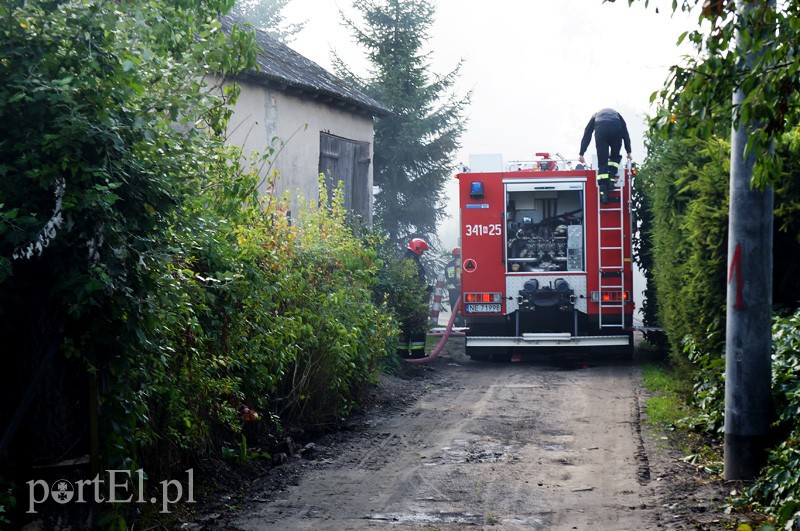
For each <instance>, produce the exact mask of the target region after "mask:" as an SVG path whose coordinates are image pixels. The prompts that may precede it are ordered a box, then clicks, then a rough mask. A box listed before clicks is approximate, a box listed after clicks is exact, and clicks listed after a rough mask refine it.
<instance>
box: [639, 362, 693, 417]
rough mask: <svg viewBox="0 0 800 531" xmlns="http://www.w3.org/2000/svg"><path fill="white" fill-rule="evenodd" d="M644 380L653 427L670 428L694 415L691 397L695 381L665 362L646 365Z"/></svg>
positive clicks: (643, 370)
mask: <svg viewBox="0 0 800 531" xmlns="http://www.w3.org/2000/svg"><path fill="white" fill-rule="evenodd" d="M642 381H643V384H644V388H645V389H646V390H647V393H648V395H649V398H648V399H647V401H646V402H645V410H646V411H647V423H648V424H649V425H650V426H655V427H659V428H662V429H663V428H670V427H673V426H674V425H675V424H676V423H677V422H678V420H680V419H682V418H684V417H686V416H688V415H690V414H691V409H690V408H689V406H688V405H687V397H688V396H689V395H690V394H691V392H692V382H691V381H689V380H688V379H686V378H685V377H683V376H682V375H680V374H679V373H678V372H677V371H676V370H675V369H673V368H672V367H670V366H669V365H666V364H664V363H653V362H649V363H645V364H644V365H643V366H642Z"/></svg>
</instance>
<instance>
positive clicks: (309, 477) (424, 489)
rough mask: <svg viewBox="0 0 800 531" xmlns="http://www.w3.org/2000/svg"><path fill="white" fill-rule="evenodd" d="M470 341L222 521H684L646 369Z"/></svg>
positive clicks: (607, 525) (331, 525) (637, 525)
mask: <svg viewBox="0 0 800 531" xmlns="http://www.w3.org/2000/svg"><path fill="white" fill-rule="evenodd" d="M462 348H463V339H459V338H454V339H451V341H450V344H449V345H448V349H446V350H445V352H444V353H443V355H442V356H441V357H440V358H438V359H437V360H435V361H434V362H433V363H432V367H430V368H427V371H429V374H428V375H427V376H426V377H425V378H422V379H421V380H420V381H418V382H416V383H415V384H409V385H408V386H407V387H404V385H405V384H404V382H398V383H397V385H398V386H399V387H398V388H397V389H396V392H398V393H401V394H402V393H403V392H404V391H406V392H408V393H412V394H414V395H417V396H405V397H402V396H400V397H397V396H396V397H395V398H394V400H396V401H397V402H399V403H398V404H396V405H397V406H398V407H388V408H384V409H383V410H382V409H381V408H380V407H376V408H374V410H373V412H372V413H370V414H368V415H365V416H363V417H361V418H360V419H359V420H357V421H356V425H353V426H351V429H350V431H349V432H347V433H345V434H339V435H337V436H334V437H330V438H327V439H323V440H322V441H320V442H319V443H318V447H317V449H316V450H315V452H314V453H315V454H316V455H315V457H314V458H313V459H311V460H306V459H302V460H300V459H297V460H296V463H295V464H294V466H295V467H300V468H299V469H298V468H295V470H299V472H298V474H297V475H296V476H294V478H293V480H292V482H293V483H294V484H293V485H287V486H286V487H285V488H284V489H283V490H282V491H279V492H274V490H270V488H268V487H267V486H264V485H262V486H260V487H259V486H258V485H256V486H255V487H254V490H253V492H251V493H249V494H248V497H249V498H250V499H249V500H246V503H243V504H241V505H240V506H239V509H238V510H237V511H236V512H233V513H228V514H226V515H225V517H223V518H219V519H217V520H215V521H214V522H213V524H212V527H214V528H217V529H220V528H223V529H236V530H262V529H336V530H339V529H377V528H386V527H393V528H397V529H462V528H472V529H476V528H477V529H480V528H491V529H546V530H560V529H567V530H572V529H579V530H589V529H592V530H594V529H614V530H646V529H657V528H670V529H676V528H679V527H674V526H673V525H671V521H670V518H671V516H670V515H665V514H664V511H665V510H664V508H663V506H662V505H661V504H660V503H659V501H658V499H657V495H656V490H657V485H658V486H661V485H660V484H659V482H660V481H661V479H662V478H660V477H658V478H651V467H650V463H649V460H648V451H647V450H646V448H645V444H644V441H643V437H642V433H641V429H640V413H639V412H640V407H641V406H640V397H639V393H640V391H639V384H640V382H639V372H638V369H637V368H636V367H635V366H632V365H630V364H627V363H624V362H623V363H620V362H609V361H606V362H586V361H585V359H584V358H581V357H573V358H572V359H571V360H570V361H568V362H566V363H565V362H560V363H558V362H554V360H542V361H537V362H532V363H527V362H526V363H513V364H511V363H509V364H502V363H479V362H473V361H471V360H469V359H468V358H466V357H465V356H464V355H463V354H462V353H461V352H462V350H461V349H462ZM421 370H426V369H421ZM300 461H302V463H300ZM298 463H299V464H298ZM259 489H261V490H259ZM704 510H705V509H704ZM215 518H217V516H216V515H215Z"/></svg>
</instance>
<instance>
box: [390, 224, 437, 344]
mask: <svg viewBox="0 0 800 531" xmlns="http://www.w3.org/2000/svg"><path fill="white" fill-rule="evenodd" d="M427 250H428V242H426V241H425V240H423V239H422V238H412V239H411V241H410V242H408V247H407V248H406V250H405V252H404V253H403V259H404V260H409V261H411V262H412V263H413V264H414V267H415V268H416V272H417V277H418V278H419V284H420V286H419V287H420V289H421V290H423V291H425V292H426V293H429V292H430V288H429V286H428V282H427V280H426V279H425V268H424V266H423V265H422V260H421V259H422V253H424V252H425V251H427ZM424 310H427V305H426V306H425V308H424ZM426 327H427V316H426V315H425V312H424V311H423V313H421V314H420V315H415V314H413V313H412V315H408V316H406V317H405V319H404V321H403V323H402V325H401V327H400V329H401V332H402V334H403V337H402V338H401V339H400V345H398V347H397V353H398V354H399V355H400V357H402V358H424V357H425V338H426V337H427V333H426V332H427V329H426Z"/></svg>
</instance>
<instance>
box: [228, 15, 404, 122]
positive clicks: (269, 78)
mask: <svg viewBox="0 0 800 531" xmlns="http://www.w3.org/2000/svg"><path fill="white" fill-rule="evenodd" d="M221 22H222V27H223V30H224V31H225V32H226V33H228V32H229V31H230V29H231V27H232V26H233V25H234V24H238V25H239V26H241V27H242V28H244V29H249V30H251V31H253V32H254V34H255V37H256V43H257V44H258V46H259V48H260V51H259V53H258V57H257V59H256V64H257V67H256V69H254V70H250V71H249V72H246V73H245V74H243V75H240V77H244V78H245V79H250V80H252V81H253V82H256V83H262V84H264V83H266V84H268V85H273V86H277V87H278V88H280V89H282V90H284V91H287V92H290V93H294V94H297V95H298V96H303V97H308V98H312V99H316V100H319V101H322V102H325V103H329V104H331V105H334V106H337V105H338V106H341V107H343V108H346V109H351V110H353V111H357V112H363V113H367V114H370V115H372V116H386V115H388V114H391V110H390V109H388V108H387V107H385V106H384V105H383V104H381V103H380V102H378V101H376V100H374V99H372V98H371V97H369V96H367V95H366V94H364V93H363V92H361V91H359V90H357V89H355V88H354V87H353V86H351V85H349V84H348V83H347V82H346V81H344V80H343V79H341V78H338V77H336V76H334V75H333V74H331V73H330V72H328V71H327V70H325V69H324V68H322V67H321V66H319V65H318V64H317V63H315V62H314V61H311V60H310V59H307V58H306V57H303V56H302V55H300V54H299V53H297V52H296V51H294V50H292V49H291V48H289V47H288V46H286V45H285V44H283V43H282V42H279V41H277V40H275V39H273V38H272V37H270V36H269V35H268V34H267V33H265V32H263V31H261V30H259V29H256V28H253V27H251V26H249V25H246V24H245V23H244V22H243V21H241V20H239V19H234V18H233V17H231V16H224V17H222V19H221Z"/></svg>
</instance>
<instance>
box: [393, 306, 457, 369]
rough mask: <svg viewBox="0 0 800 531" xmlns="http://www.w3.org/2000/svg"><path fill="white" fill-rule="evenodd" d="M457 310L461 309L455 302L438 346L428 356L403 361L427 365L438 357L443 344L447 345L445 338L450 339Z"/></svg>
mask: <svg viewBox="0 0 800 531" xmlns="http://www.w3.org/2000/svg"><path fill="white" fill-rule="evenodd" d="M459 308H461V301H460V300H458V301H456V304H455V306H453V310H452V312H451V313H450V319H449V320H448V321H447V326H446V327H445V329H444V334H442V339H440V340H439V344H438V345H436V348H434V349H433V350H432V351H431V353H430V354H428V355H427V356H425V357H424V358H403V360H404V361H405V362H406V363H414V364H420V363H428V362H429V361H431V360H432V359H434V358H435V357H436V356H438V355H439V353H440V352H441V351H442V349H443V348H444V344H445V343H447V338H448V337H450V331H451V330H452V329H453V323H455V322H456V315H458V310H459Z"/></svg>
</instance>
